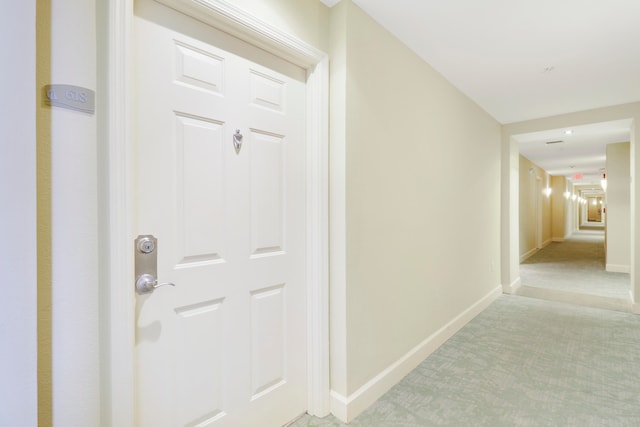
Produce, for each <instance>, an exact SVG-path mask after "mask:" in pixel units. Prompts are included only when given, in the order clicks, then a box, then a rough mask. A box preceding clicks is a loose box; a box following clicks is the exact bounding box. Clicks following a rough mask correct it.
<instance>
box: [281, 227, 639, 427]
mask: <svg viewBox="0 0 640 427" xmlns="http://www.w3.org/2000/svg"><path fill="white" fill-rule="evenodd" d="M521 278H522V284H523V286H522V288H521V290H522V292H521V293H522V295H527V293H530V296H534V297H537V298H541V299H533V298H525V297H523V296H517V295H512V296H508V295H503V296H501V297H500V298H499V299H498V300H496V301H495V302H494V303H493V304H492V305H491V306H489V307H488V308H487V309H486V310H485V311H483V312H482V313H481V314H480V315H478V316H477V317H476V318H474V319H473V320H472V321H471V322H469V323H468V324H467V325H466V326H465V327H464V328H462V329H461V330H460V331H459V332H458V333H457V334H456V335H454V336H453V337H452V338H451V339H449V340H448V341H447V342H446V343H445V344H444V345H442V346H441V347H440V348H439V349H438V350H437V351H435V352H434V353H433V354H432V355H431V356H429V357H428V358H427V359H426V360H425V361H424V362H422V363H421V364H420V365H419V366H418V367H417V368H416V369H415V370H414V371H412V372H411V373H410V374H409V375H407V376H406V377H405V378H404V379H403V380H402V381H401V382H400V383H399V384H397V385H396V386H395V387H394V388H392V389H391V390H390V391H389V392H388V393H386V394H385V395H384V396H383V397H382V398H381V399H379V400H378V401H377V402H376V403H375V404H374V405H373V406H372V407H370V408H369V409H368V410H366V411H365V412H364V413H362V414H361V415H360V416H358V417H356V418H355V419H354V420H353V421H352V422H351V423H349V426H356V427H377V426H384V427H386V426H389V427H391V426H393V427H400V426H402V427H421V426H637V425H640V316H637V315H634V314H629V313H624V312H622V311H625V309H624V307H626V306H625V304H626V301H627V300H628V299H629V293H628V292H629V275H628V274H621V273H606V272H605V271H604V253H603V247H602V237H601V236H600V235H598V233H592V232H584V233H578V234H577V235H575V236H574V238H572V239H570V240H569V241H566V242H563V243H558V244H551V245H549V246H547V248H545V249H543V250H541V251H539V252H538V253H536V254H535V255H534V256H532V257H531V258H529V259H528V260H527V262H525V263H524V264H522V265H521ZM545 299H546V300H549V299H558V300H561V301H567V302H577V303H578V304H582V305H591V306H595V307H597V306H605V307H606V306H608V305H610V306H611V308H614V309H616V310H619V311H612V310H603V309H600V308H593V307H583V306H580V305H574V304H566V303H563V302H558V301H545ZM345 425H346V424H343V423H341V422H340V421H339V420H337V419H336V418H334V417H333V416H329V417H326V418H324V419H319V418H315V417H311V416H308V415H305V416H303V417H301V418H300V419H298V420H297V421H296V422H294V423H293V424H292V426H293V427H311V426H314V427H338V426H345Z"/></svg>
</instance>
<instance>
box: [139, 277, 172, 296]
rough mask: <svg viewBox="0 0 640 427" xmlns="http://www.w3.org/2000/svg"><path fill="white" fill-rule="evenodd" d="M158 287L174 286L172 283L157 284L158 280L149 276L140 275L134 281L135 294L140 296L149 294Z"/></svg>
mask: <svg viewBox="0 0 640 427" xmlns="http://www.w3.org/2000/svg"><path fill="white" fill-rule="evenodd" d="M160 286H176V285H175V284H174V283H158V280H157V279H156V278H155V277H153V276H152V275H151V274H142V275H140V277H138V280H136V292H137V293H138V294H140V295H142V294H149V293H151V292H153V291H155V290H156V288H159V287H160Z"/></svg>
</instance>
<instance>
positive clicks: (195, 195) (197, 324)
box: [134, 0, 307, 427]
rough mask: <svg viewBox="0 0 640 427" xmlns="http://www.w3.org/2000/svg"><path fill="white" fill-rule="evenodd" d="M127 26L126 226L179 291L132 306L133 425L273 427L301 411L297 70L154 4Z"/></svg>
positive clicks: (301, 158) (161, 291) (300, 75)
mask: <svg viewBox="0 0 640 427" xmlns="http://www.w3.org/2000/svg"><path fill="white" fill-rule="evenodd" d="M134 27H135V34H134V38H135V40H136V46H135V52H134V54H135V57H136V61H135V66H136V71H135V74H136V88H135V91H136V97H135V104H136V108H135V111H136V116H135V124H134V128H135V129H136V130H135V137H134V141H135V143H136V166H135V169H136V171H137V175H136V182H137V193H136V195H137V197H136V200H135V203H136V207H135V208H136V215H135V218H136V224H135V228H136V231H137V233H138V234H153V235H155V236H156V237H157V238H158V245H157V255H158V280H159V282H160V283H163V282H171V283H174V284H175V287H169V286H166V287H159V288H157V289H156V290H155V291H154V292H153V293H151V294H147V295H139V296H137V304H136V368H135V369H136V375H137V377H136V394H137V397H136V399H137V401H136V417H137V419H136V424H137V425H139V426H142V427H151V426H153V427H160V426H170V427H176V426H234V427H239V426H265V427H269V426H274V427H275V426H281V425H283V424H284V423H286V422H287V421H289V420H291V419H292V418H294V417H296V416H297V415H299V414H301V413H303V412H304V411H305V410H306V405H307V374H306V362H307V354H306V348H307V345H306V333H307V326H306V319H307V317H306V284H305V280H306V277H305V275H306V267H305V259H306V258H305V232H306V224H305V188H306V183H305V176H306V175H305V141H304V134H305V130H304V126H305V110H304V109H305V83H304V78H305V73H304V71H303V70H302V69H300V68H298V67H295V66H293V65H291V64H289V63H287V62H285V61H282V60H279V59H277V58H275V57H272V56H271V55H269V54H266V53H265V52H264V51H262V50H260V49H258V48H255V47H252V46H250V45H248V44H245V43H243V42H240V41H238V40H236V39H234V38H232V37H230V36H228V35H226V34H224V33H222V32H219V31H217V30H214V29H212V28H210V27H208V26H207V25H205V24H203V23H201V22H198V21H196V20H194V19H192V18H188V17H186V16H184V15H182V14H180V13H178V12H176V11H173V10H171V9H168V8H166V7H164V6H160V5H158V4H156V3H154V2H150V1H146V0H145V1H140V2H138V3H137V4H136V17H135V24H134ZM231 52H233V53H231ZM276 70H277V71H276ZM236 130H237V131H238V133H237V134H236ZM234 136H236V138H235V143H234Z"/></svg>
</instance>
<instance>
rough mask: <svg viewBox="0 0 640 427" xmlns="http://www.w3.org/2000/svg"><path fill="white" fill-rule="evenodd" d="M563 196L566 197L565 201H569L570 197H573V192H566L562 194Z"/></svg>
mask: <svg viewBox="0 0 640 427" xmlns="http://www.w3.org/2000/svg"><path fill="white" fill-rule="evenodd" d="M562 195H563V196H564V198H565V199H567V200H568V199H569V197H571V192H569V191H565V192H564V193H562Z"/></svg>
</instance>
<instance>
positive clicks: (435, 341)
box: [331, 286, 502, 423]
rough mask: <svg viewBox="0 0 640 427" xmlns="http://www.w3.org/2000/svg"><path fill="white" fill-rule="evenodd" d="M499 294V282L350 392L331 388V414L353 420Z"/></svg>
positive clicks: (500, 291)
mask: <svg viewBox="0 0 640 427" xmlns="http://www.w3.org/2000/svg"><path fill="white" fill-rule="evenodd" d="M501 294H502V286H498V287H496V288H495V289H493V290H492V291H491V292H489V293H488V294H487V295H485V296H484V297H482V298H481V299H480V300H479V301H477V302H476V303H475V304H473V305H472V306H471V307H469V308H468V309H466V310H465V311H464V312H462V313H461V314H460V315H458V316H457V317H456V318H454V319H453V320H451V321H450V322H449V323H447V324H446V325H444V326H443V327H442V328H440V329H439V330H438V331H436V332H435V333H433V334H432V335H431V336H429V337H427V339H425V340H424V341H422V342H421V343H420V344H418V345H417V346H416V347H414V348H413V349H411V350H410V351H409V352H408V353H407V354H405V355H404V356H402V357H401V358H400V359H398V360H397V361H396V362H394V363H393V364H392V365H390V366H389V367H387V368H386V369H385V370H384V371H382V372H380V373H379V374H378V375H376V376H375V377H373V378H372V379H371V380H369V381H368V382H367V383H366V384H365V385H363V386H362V387H360V388H359V389H358V390H356V391H355V392H353V393H352V394H351V395H349V396H343V395H341V394H340V393H337V392H335V391H333V390H331V412H332V413H333V415H334V416H335V417H337V418H338V419H340V420H341V421H342V422H345V423H347V422H349V421H351V420H353V419H354V418H355V417H357V416H358V415H359V414H360V413H362V412H363V411H364V410H365V409H367V408H368V407H369V406H371V405H372V404H373V403H374V402H375V401H376V400H378V399H379V398H380V397H381V396H382V395H383V394H385V393H386V392H387V391H389V390H390V389H391V387H393V386H394V385H396V384H397V383H398V382H399V381H400V380H401V379H402V378H404V377H405V376H406V375H407V374H408V373H409V372H411V371H412V370H413V369H415V368H416V367H417V366H418V365H419V364H420V363H421V362H422V361H423V360H424V359H426V358H427V357H428V356H429V355H430V354H431V353H433V352H434V351H435V350H437V349H438V347H440V346H441V345H442V344H444V343H445V342H446V341H447V340H448V339H449V338H451V337H452V336H453V335H454V334H455V333H456V332H458V331H459V330H460V329H461V328H462V327H463V326H464V325H466V324H467V323H468V322H469V321H470V320H471V319H473V318H474V317H476V316H477V315H478V314H480V313H481V312H482V310H484V309H485V308H487V307H488V306H489V304H491V303H492V302H493V301H495V300H496V298H498V297H499V296H500V295H501Z"/></svg>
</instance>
